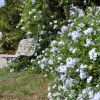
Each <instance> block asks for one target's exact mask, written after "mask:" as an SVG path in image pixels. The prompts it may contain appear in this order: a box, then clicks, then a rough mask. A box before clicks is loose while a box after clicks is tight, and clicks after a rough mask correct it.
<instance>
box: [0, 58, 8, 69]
mask: <svg viewBox="0 0 100 100" xmlns="http://www.w3.org/2000/svg"><path fill="white" fill-rule="evenodd" d="M6 64H7V60H6V59H4V58H0V68H3V67H5V66H6Z"/></svg>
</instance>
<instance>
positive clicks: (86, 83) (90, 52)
mask: <svg viewBox="0 0 100 100" xmlns="http://www.w3.org/2000/svg"><path fill="white" fill-rule="evenodd" d="M99 18H100V7H88V8H87V9H86V11H85V13H84V11H83V10H82V9H79V8H77V7H74V6H72V7H71V10H70V19H69V23H70V24H68V25H67V26H66V25H62V27H61V30H60V31H58V33H57V34H58V36H57V39H56V40H53V41H52V42H51V45H50V48H47V49H45V50H43V51H42V54H41V55H39V56H38V57H37V61H38V64H39V66H40V67H39V68H40V69H41V71H42V72H43V73H45V76H49V75H50V76H51V75H52V76H53V77H55V80H54V82H53V83H50V84H49V86H48V99H49V100H72V99H73V100H100V27H99V26H100V19H99ZM33 62H34V61H33Z"/></svg>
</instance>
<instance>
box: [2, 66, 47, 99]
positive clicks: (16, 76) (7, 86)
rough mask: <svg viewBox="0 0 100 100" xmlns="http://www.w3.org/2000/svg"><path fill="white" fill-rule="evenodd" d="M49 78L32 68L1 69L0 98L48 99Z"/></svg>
mask: <svg viewBox="0 0 100 100" xmlns="http://www.w3.org/2000/svg"><path fill="white" fill-rule="evenodd" d="M47 87H48V80H47V79H46V78H44V77H43V75H41V74H34V73H32V71H31V70H23V71H21V72H12V73H10V72H9V71H8V68H4V69H0V100H47V92H48V91H47Z"/></svg>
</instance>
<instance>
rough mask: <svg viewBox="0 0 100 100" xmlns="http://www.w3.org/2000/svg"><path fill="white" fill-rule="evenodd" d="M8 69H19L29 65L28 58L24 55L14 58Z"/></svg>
mask: <svg viewBox="0 0 100 100" xmlns="http://www.w3.org/2000/svg"><path fill="white" fill-rule="evenodd" d="M9 67H10V71H11V72H12V71H15V72H16V71H17V72H18V71H21V70H23V69H27V68H29V67H31V62H30V58H29V57H26V56H20V57H19V58H18V59H16V60H14V61H13V62H12V63H11V64H10V65H9Z"/></svg>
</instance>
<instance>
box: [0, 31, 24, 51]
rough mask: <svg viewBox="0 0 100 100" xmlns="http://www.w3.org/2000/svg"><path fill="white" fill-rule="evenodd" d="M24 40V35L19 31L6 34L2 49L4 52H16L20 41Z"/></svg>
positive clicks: (3, 38)
mask: <svg viewBox="0 0 100 100" xmlns="http://www.w3.org/2000/svg"><path fill="white" fill-rule="evenodd" d="M22 38H24V35H23V33H22V32H20V31H19V30H17V29H16V30H15V31H13V32H11V33H5V34H3V37H2V48H3V49H4V50H14V51H15V50H16V49H17V47H18V44H19V41H20V40H21V39H22Z"/></svg>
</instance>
